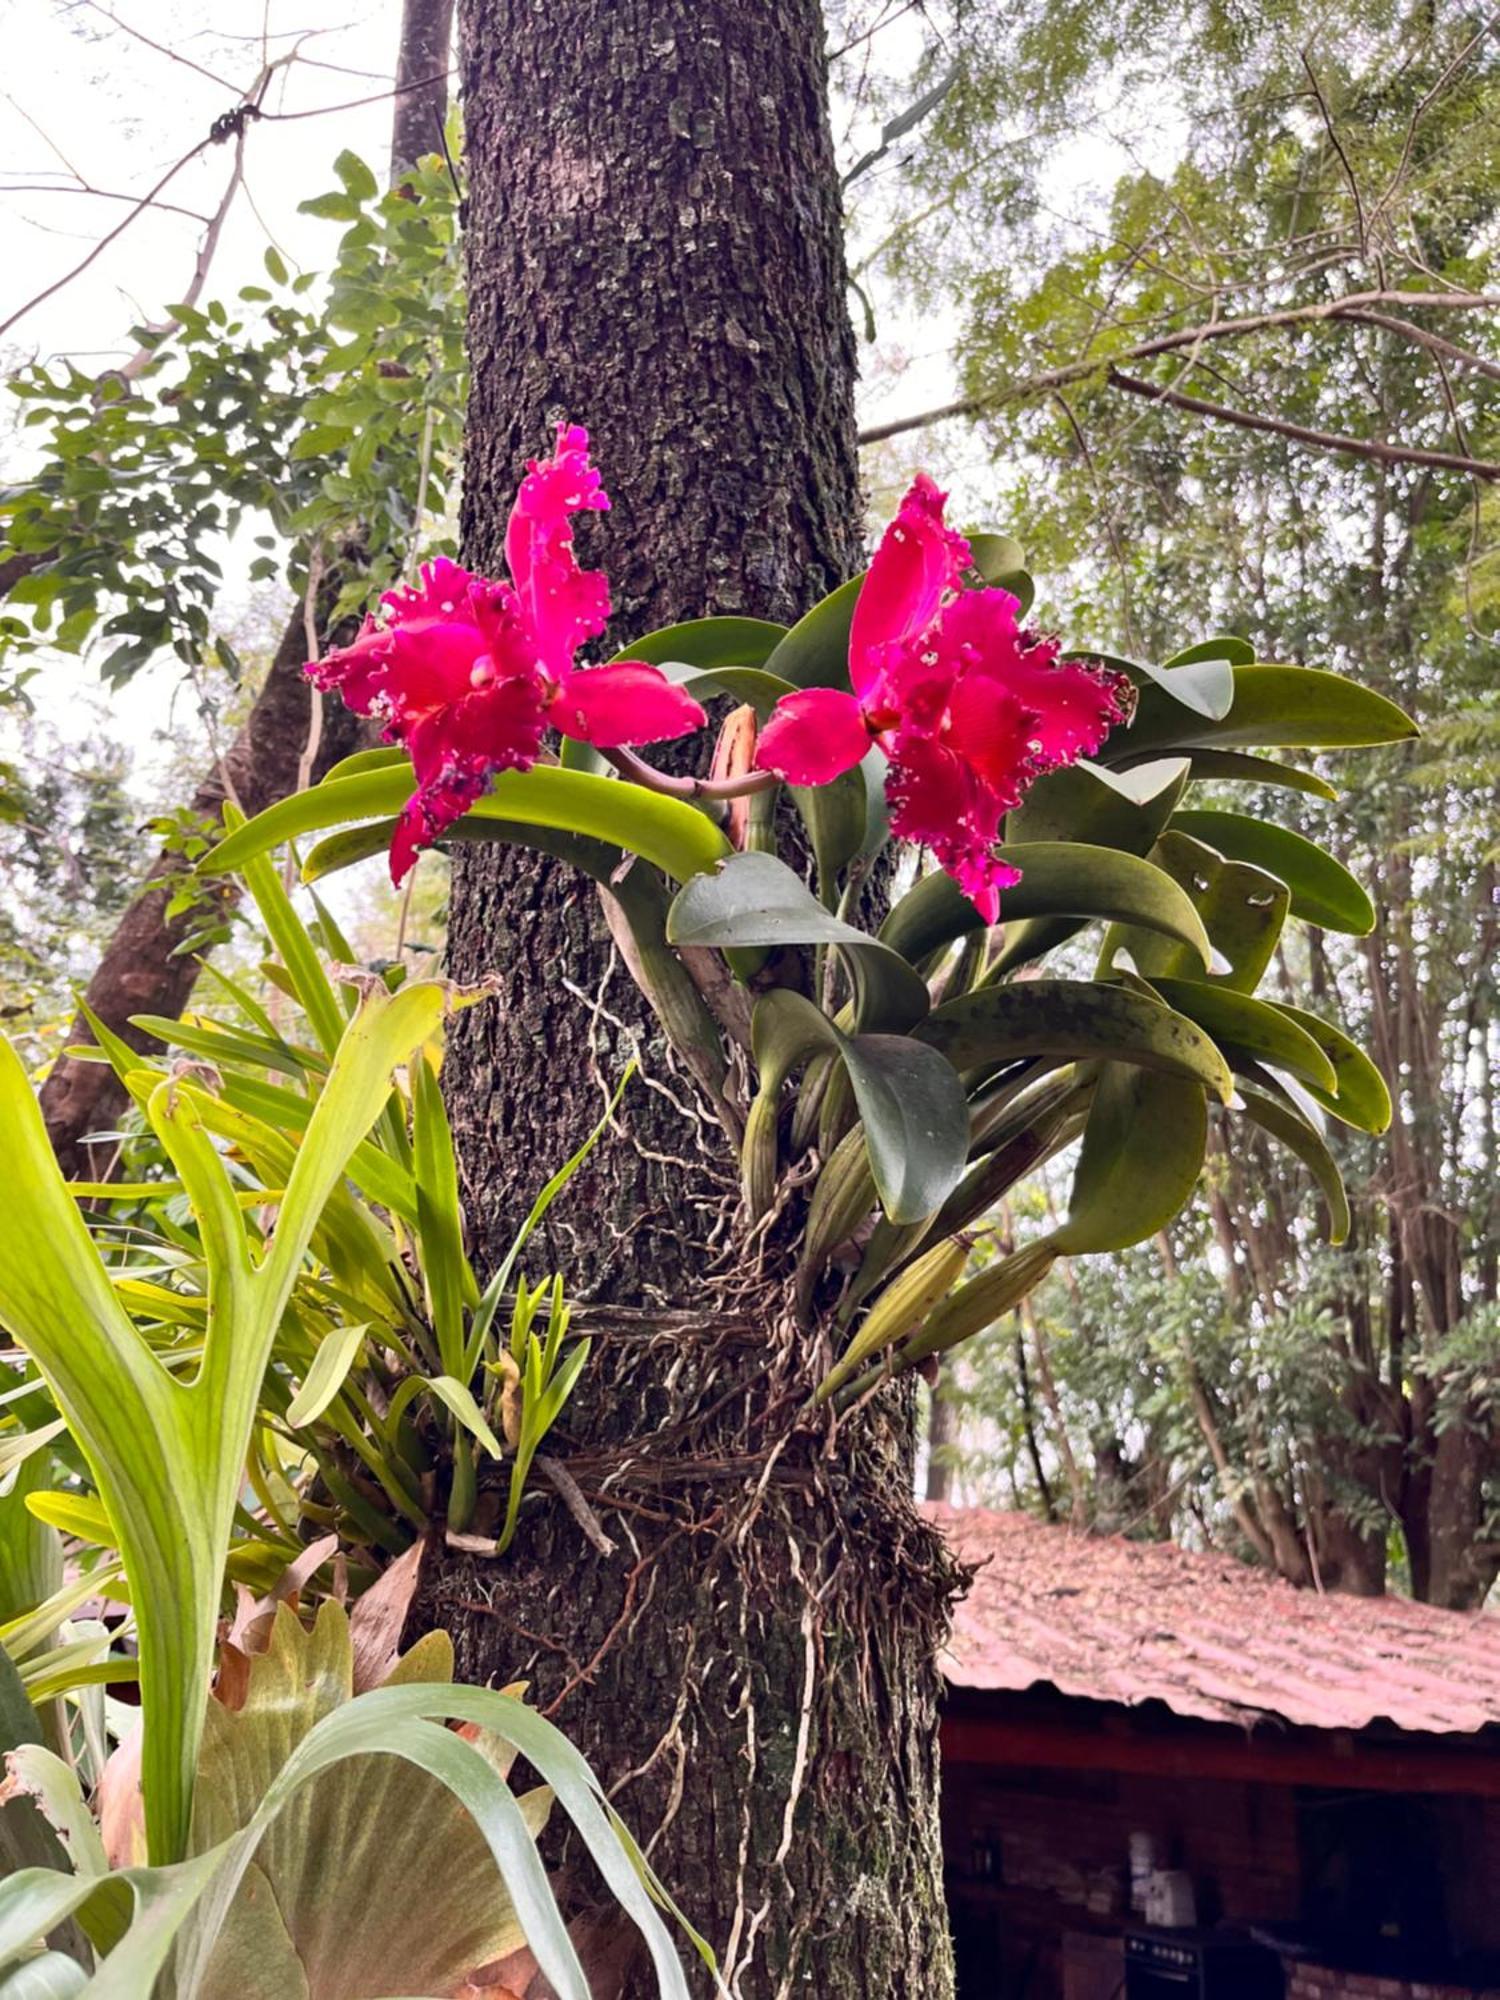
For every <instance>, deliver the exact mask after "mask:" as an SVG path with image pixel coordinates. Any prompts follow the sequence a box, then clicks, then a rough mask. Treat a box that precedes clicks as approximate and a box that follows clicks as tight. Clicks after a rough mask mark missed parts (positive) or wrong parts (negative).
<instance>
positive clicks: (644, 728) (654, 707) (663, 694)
mask: <svg viewBox="0 0 1500 2000" xmlns="http://www.w3.org/2000/svg"><path fill="white" fill-rule="evenodd" d="M547 720H548V721H549V722H550V723H551V724H552V726H553V728H554V729H560V730H561V731H562V732H563V734H564V735H565V736H574V737H577V738H578V740H579V741H580V742H582V743H592V744H593V745H594V746H595V748H596V749H599V750H620V749H623V748H625V747H626V746H627V745H631V744H637V743H663V742H666V741H667V740H668V739H669V738H670V737H674V736H689V735H691V734H692V732H693V731H694V730H695V729H701V728H702V727H703V725H704V723H705V722H706V721H707V720H708V718H707V716H705V714H704V713H703V710H702V708H700V707H699V705H698V703H697V702H696V701H694V700H693V697H692V696H691V695H690V694H689V693H688V692H687V690H686V689H685V688H680V687H678V686H676V685H675V684H674V683H673V682H672V681H669V680H668V679H667V677H666V675H665V674H664V673H662V672H661V671H660V669H659V668H656V667H650V666H646V665H645V664H643V663H642V662H641V661H639V660H621V661H620V662H619V663H618V664H617V665H614V666H609V667H588V668H584V669H582V670H581V671H579V672H575V673H570V674H568V675H566V676H565V677H564V679H563V680H562V682H561V684H560V685H559V687H558V690H557V692H556V694H555V695H554V696H553V697H552V700H551V702H550V703H549V705H548V709H547Z"/></svg>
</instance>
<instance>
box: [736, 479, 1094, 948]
mask: <svg viewBox="0 0 1500 2000" xmlns="http://www.w3.org/2000/svg"><path fill="white" fill-rule="evenodd" d="M946 498H947V496H946V495H945V494H943V493H941V492H939V490H938V488H937V487H936V486H935V485H934V484H933V483H932V481H931V480H930V479H929V478H928V477H927V476H926V474H925V473H919V474H918V476H917V478H916V480H915V482H914V483H913V485H912V487H911V490H910V492H909V493H908V494H907V495H906V498H905V499H904V500H903V501H902V503H901V508H900V511H899V513H898V514H897V516H896V519H895V520H894V521H893V522H892V523H891V525H890V527H889V528H888V529H887V530H886V532H885V536H884V538H883V540H882V541H881V544H880V547H879V548H878V549H877V551H876V553H875V559H874V561H873V562H872V563H871V565H870V569H869V573H868V574H867V576H866V578H865V581H864V586H863V588H862V589H861V591H860V593H859V598H858V601H857V603H856V605H855V608H854V620H853V625H852V627H851V630H850V635H849V673H850V681H851V683H852V686H853V689H854V692H853V693H852V694H844V693H842V692H841V691H839V690H838V689H835V688H807V689H799V690H798V691H797V692H796V693H794V694H788V695H784V696H783V697H782V699H781V700H780V702H778V704H777V706H776V708H775V710H774V711H773V713H772V715H771V718H770V720H769V721H768V722H767V724H766V727H765V729H764V731H763V732H762V734H761V738H760V743H759V746H758V750H757V762H758V763H759V764H760V766H761V767H762V768H763V769H765V770H767V771H773V772H775V773H776V774H777V775H778V776H779V777H783V778H786V779H787V780H788V781H789V782H790V783H792V784H796V785H825V784H828V783H830V782H831V781H832V780H833V779H834V778H836V777H838V776H839V775H840V773H842V772H844V771H847V770H850V769H852V768H853V767H854V765H856V764H857V763H859V761H860V760H861V758H863V756H864V755H865V753H866V751H867V750H868V749H869V748H870V745H871V743H872V742H875V743H878V744H879V745H880V746H881V748H882V749H883V750H884V751H885V752H886V754H887V756H888V757H889V758H890V760H891V762H890V771H889V774H888V776H887V779H886V796H887V799H888V801H889V804H890V809H891V828H892V831H893V832H894V833H896V834H898V835H900V836H901V838H903V839H905V840H911V841H916V842H919V843H921V844H922V845H924V846H927V847H930V848H931V849H932V851H933V854H934V855H935V856H936V857H937V860H938V861H939V862H940V864H941V865H942V866H943V867H944V868H945V869H946V870H947V871H948V873H949V874H950V875H951V876H952V877H953V879H954V881H955V882H957V884H958V886H959V887H960V888H961V889H962V890H963V892H964V894H965V895H966V896H968V897H969V899H970V901H971V902H972V903H973V904H974V907H975V908H976V909H977V910H978V912H979V914H980V915H981V916H982V917H983V918H984V920H985V921H986V923H994V922H996V920H997V919H998V917H999V913H1000V892H1001V891H1002V890H1003V889H1006V888H1009V887H1011V886H1012V885H1013V884H1014V883H1016V882H1018V881H1019V880H1020V873H1019V871H1018V870H1017V869H1015V868H1013V867H1011V866H1010V865H1009V864H1008V863H1006V862H1004V861H1002V860H1000V859H999V857H998V856H997V855H996V854H995V852H994V848H995V845H996V843H997V842H998V840H999V838H1000V828H1001V823H1002V821H1003V820H1004V817H1005V815H1006V813H1007V812H1010V811H1011V810H1012V809H1013V808H1014V807H1016V806H1018V805H1019V804H1020V803H1021V800H1022V799H1023V798H1024V797H1025V795H1026V792H1027V790H1028V789H1029V787H1030V786H1031V784H1032V782H1033V780H1034V779H1036V778H1038V777H1040V776H1041V774H1042V773H1043V772H1045V771H1053V770H1056V769H1058V768H1059V767H1060V766H1061V765H1064V764H1071V763H1072V762H1074V761H1075V759H1077V758H1079V757H1085V756H1090V755H1092V754H1093V752H1094V751H1096V750H1097V749H1098V748H1099V747H1100V745H1101V744H1102V743H1103V741H1104V739H1105V737H1106V736H1107V735H1108V734H1109V732H1110V730H1111V729H1112V728H1113V727H1114V726H1115V724H1116V723H1118V722H1123V721H1125V720H1126V719H1127V718H1128V716H1129V714H1130V712H1131V705H1132V703H1133V700H1134V691H1133V690H1132V688H1131V686H1130V683H1129V682H1128V681H1127V680H1125V679H1124V678H1123V676H1121V675H1118V674H1113V673H1109V672H1106V671H1103V670H1101V669H1099V668H1096V667H1091V666H1085V665H1082V664H1080V663H1078V662H1076V661H1073V662H1066V663H1060V662H1059V660H1058V651H1059V647H1058V642H1057V640H1055V639H1050V638H1043V637H1041V636H1040V635H1038V634H1036V633H1032V632H1028V631H1025V630H1023V629H1022V628H1021V626H1020V624H1019V622H1018V613H1019V611H1020V606H1019V604H1018V603H1017V601H1016V599H1015V598H1014V597H1012V596H1011V595H1010V593H1009V592H1008V591H1005V590H991V589H983V590H963V589H961V588H960V580H961V578H962V575H963V572H964V571H965V570H966V569H967V568H968V566H969V560H970V555H969V546H968V543H967V542H965V541H964V539H963V537H962V536H961V535H957V534H955V533H954V532H953V530H952V529H951V528H949V527H947V526H946V525H945V523H944V520H943V507H944V504H945V502H946Z"/></svg>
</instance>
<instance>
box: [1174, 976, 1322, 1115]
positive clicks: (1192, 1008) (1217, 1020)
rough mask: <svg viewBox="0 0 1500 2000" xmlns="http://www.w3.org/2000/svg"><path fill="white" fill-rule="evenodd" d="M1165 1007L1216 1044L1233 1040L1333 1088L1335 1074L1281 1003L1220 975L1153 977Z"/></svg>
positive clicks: (1264, 1059) (1249, 1051)
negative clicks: (1238, 988)
mask: <svg viewBox="0 0 1500 2000" xmlns="http://www.w3.org/2000/svg"><path fill="white" fill-rule="evenodd" d="M1151 984H1152V985H1153V986H1154V987H1155V988H1156V990H1157V992H1158V993H1159V994H1160V995H1161V997H1162V999H1163V1000H1165V1001H1166V1003H1167V1005H1168V1006H1169V1007H1175V1008H1176V1009H1177V1012H1178V1013H1179V1014H1186V1015H1187V1017H1188V1019H1189V1020H1190V1021H1196V1022H1197V1023H1198V1026H1199V1027H1200V1028H1206V1029H1207V1030H1208V1032H1209V1034H1211V1035H1212V1036H1213V1038H1214V1040H1215V1041H1216V1042H1218V1043H1219V1044H1220V1046H1221V1047H1227V1046H1228V1045H1229V1044H1231V1043H1232V1044H1233V1045H1234V1046H1235V1048H1237V1049H1243V1050H1244V1051H1245V1053H1246V1054H1247V1055H1251V1056H1254V1057H1255V1058H1256V1059H1257V1060H1258V1061H1260V1062H1267V1063H1270V1064H1271V1065H1272V1067H1273V1068H1275V1069H1286V1070H1290V1071H1291V1072H1292V1074H1293V1075H1294V1076H1299V1077H1301V1078H1302V1080H1303V1081H1304V1083H1310V1084H1316V1085H1317V1086H1318V1087H1319V1088H1321V1089H1323V1090H1334V1089H1336V1088H1337V1086H1338V1077H1337V1075H1336V1074H1335V1071H1334V1067H1333V1064H1332V1063H1331V1062H1330V1061H1329V1059H1328V1057H1327V1055H1326V1054H1325V1053H1324V1051H1323V1049H1322V1047H1321V1046H1320V1045H1319V1043H1317V1042H1316V1041H1314V1039H1313V1037H1312V1036H1311V1035H1310V1034H1308V1032H1307V1030H1306V1029H1305V1028H1302V1027H1299V1026H1298V1024H1297V1023H1296V1022H1295V1021H1294V1020H1292V1019H1291V1017H1290V1016H1289V1015H1288V1014H1287V1013H1286V1012H1285V1011H1284V1010H1283V1009H1282V1008H1280V1007H1273V1006H1272V1005H1270V1003H1269V1002H1267V1001H1265V1000H1257V999H1256V998H1255V997H1254V996H1253V995H1252V994H1249V993H1238V992H1236V991H1235V989H1234V988H1233V987H1232V986H1226V985H1224V984H1223V982H1222V981H1214V982H1212V983H1211V982H1209V981H1207V980H1200V979H1166V978H1158V979H1153V980H1152V982H1151Z"/></svg>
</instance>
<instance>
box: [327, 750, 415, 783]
mask: <svg viewBox="0 0 1500 2000" xmlns="http://www.w3.org/2000/svg"><path fill="white" fill-rule="evenodd" d="M410 763H411V752H410V751H409V750H408V749H407V748H406V746H405V744H404V743H381V744H379V745H377V746H376V747H375V748H373V749H370V750H355V751H353V752H352V753H351V754H350V755H349V756H347V757H341V758H340V759H339V761H338V762H337V763H336V764H332V765H330V766H329V768H328V769H327V770H326V771H325V772H324V773H323V778H322V782H323V783H324V784H325V785H333V784H337V783H338V781H339V780H340V779H341V778H362V777H363V776H364V775H365V773H366V772H367V771H393V770H396V769H398V768H399V767H400V766H401V765H403V764H406V765H410Z"/></svg>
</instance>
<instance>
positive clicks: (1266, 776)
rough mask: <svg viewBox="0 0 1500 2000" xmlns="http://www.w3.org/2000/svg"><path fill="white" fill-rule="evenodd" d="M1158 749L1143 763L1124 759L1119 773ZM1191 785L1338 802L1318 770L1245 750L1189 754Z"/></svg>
mask: <svg viewBox="0 0 1500 2000" xmlns="http://www.w3.org/2000/svg"><path fill="white" fill-rule="evenodd" d="M1156 754H1157V753H1156V752H1155V751H1154V750H1146V751H1143V752H1142V755H1141V759H1140V764H1138V763H1137V761H1136V760H1134V759H1131V758H1125V757H1122V758H1120V759H1119V760H1118V762H1117V763H1116V765H1115V769H1116V770H1117V771H1127V772H1128V771H1134V770H1136V769H1138V768H1140V765H1143V764H1145V763H1148V762H1150V761H1151V760H1154V759H1155V757H1156ZM1185 754H1186V757H1187V764H1188V777H1189V781H1190V782H1197V781H1199V780H1201V779H1204V778H1213V779H1217V780H1219V782H1220V783H1225V784H1244V785H1273V786H1276V787H1277V788H1278V789H1279V790H1281V791H1286V792H1306V793H1307V794H1308V796H1309V797H1311V798H1315V799H1336V798H1337V797H1338V795H1339V794H1338V787H1337V786H1336V785H1330V784H1329V782H1328V780H1327V779H1326V778H1320V777H1319V776H1318V774H1317V772H1316V771H1304V770H1302V769H1301V768H1300V767H1299V766H1298V765H1295V764H1282V763H1279V762H1277V760H1276V759H1274V758H1272V757H1254V756H1251V755H1250V754H1249V753H1248V752H1247V751H1244V750H1203V749H1193V750H1189V751H1187V752H1186V753H1185Z"/></svg>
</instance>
